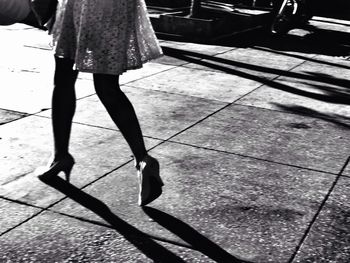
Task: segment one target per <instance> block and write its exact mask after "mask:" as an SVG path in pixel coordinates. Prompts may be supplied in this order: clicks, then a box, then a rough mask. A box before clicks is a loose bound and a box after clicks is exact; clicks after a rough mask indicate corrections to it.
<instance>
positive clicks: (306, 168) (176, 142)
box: [167, 140, 338, 176]
mask: <svg viewBox="0 0 350 263" xmlns="http://www.w3.org/2000/svg"><path fill="white" fill-rule="evenodd" d="M167 142H169V143H173V144H179V145H184V146H189V147H194V148H197V149H202V150H208V151H213V152H218V153H225V154H231V155H235V156H239V157H243V158H249V159H253V160H257V161H261V162H267V163H272V164H279V165H284V166H288V167H293V168H298V169H303V170H307V171H312V172H318V173H325V174H331V175H335V176H337V175H338V174H337V173H332V172H328V171H323V170H318V169H312V168H308V167H303V166H299V165H293V164H288V163H282V162H277V161H272V160H267V159H263V158H259V157H254V156H249V155H244V154H240V153H235V152H229V151H224V150H219V149H213V148H208V147H204V146H198V145H193V144H190V143H183V142H179V141H173V140H169V141H167Z"/></svg>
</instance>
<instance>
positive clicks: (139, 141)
mask: <svg viewBox="0 0 350 263" xmlns="http://www.w3.org/2000/svg"><path fill="white" fill-rule="evenodd" d="M94 85H95V89H96V93H97V95H98V97H99V98H100V100H101V102H102V103H103V105H104V106H105V108H106V110H107V111H108V113H109V115H110V116H111V118H112V120H113V121H114V123H115V124H116V125H117V127H118V128H119V130H120V131H121V133H122V134H123V136H124V138H125V139H126V141H127V143H128V144H129V146H130V148H131V151H132V153H133V155H134V157H135V159H136V163H137V164H138V163H139V162H140V161H141V160H142V159H143V158H144V157H145V156H146V155H147V151H146V148H145V144H144V141H143V137H142V131H141V128H140V124H139V121H138V119H137V116H136V113H135V110H134V107H133V106H132V104H131V102H130V101H129V99H128V97H127V96H126V95H125V94H124V92H123V91H122V90H121V89H120V86H119V76H117V75H107V74H94Z"/></svg>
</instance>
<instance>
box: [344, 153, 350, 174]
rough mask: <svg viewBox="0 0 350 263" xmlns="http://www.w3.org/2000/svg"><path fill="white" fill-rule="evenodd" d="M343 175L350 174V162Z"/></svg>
mask: <svg viewBox="0 0 350 263" xmlns="http://www.w3.org/2000/svg"><path fill="white" fill-rule="evenodd" d="M349 158H350V157H349ZM343 175H346V176H350V163H348V164H347V166H346V167H345V169H344V172H343Z"/></svg>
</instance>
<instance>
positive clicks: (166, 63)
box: [0, 18, 350, 263]
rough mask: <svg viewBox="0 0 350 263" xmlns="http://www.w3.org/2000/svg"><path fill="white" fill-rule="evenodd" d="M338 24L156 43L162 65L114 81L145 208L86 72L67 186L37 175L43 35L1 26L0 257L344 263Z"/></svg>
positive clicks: (343, 67) (344, 99) (46, 41)
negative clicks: (145, 193) (146, 194)
mask: <svg viewBox="0 0 350 263" xmlns="http://www.w3.org/2000/svg"><path fill="white" fill-rule="evenodd" d="M349 26H350V22H348V21H336V20H324V19H322V18H315V19H314V20H313V21H312V22H311V26H310V27H309V28H308V29H307V30H293V31H292V32H291V33H290V34H289V35H288V36H286V37H285V38H283V39H271V38H269V37H268V36H266V35H264V34H260V33H255V34H254V35H248V36H239V37H236V38H235V39H233V40H231V41H230V42H228V41H227V42H225V43H218V44H216V45H206V44H196V43H185V42H174V41H167V40H161V44H162V47H163V48H164V52H165V54H166V56H164V57H163V58H161V59H159V60H156V61H153V62H151V63H148V64H147V65H145V67H144V68H142V69H140V70H136V71H130V72H128V73H126V74H124V75H122V77H121V82H122V84H123V86H122V88H123V90H124V91H125V92H126V94H127V95H128V96H129V98H130V100H131V101H132V102H133V104H134V106H135V109H136V112H137V114H138V117H139V119H140V123H141V126H142V128H143V132H144V136H145V141H146V145H147V147H148V149H150V152H151V154H152V155H154V156H156V157H157V158H158V159H159V161H160V163H161V174H162V177H163V178H164V181H165V188H164V194H163V195H162V196H161V197H160V198H159V199H158V200H156V201H155V202H153V203H152V204H151V205H150V206H149V207H148V208H146V209H143V210H142V209H140V208H139V207H138V206H137V204H136V199H137V181H136V174H135V169H134V168H133V165H132V159H131V157H130V155H131V153H130V150H129V149H128V147H127V145H126V143H125V141H124V140H123V138H122V136H121V134H120V133H119V131H118V129H117V128H116V127H115V126H114V124H113V123H112V122H111V120H110V119H109V117H108V115H107V114H106V112H105V111H104V110H103V107H102V106H101V104H100V102H99V101H98V99H97V97H96V95H95V94H94V89H93V86H92V81H91V76H90V75H89V74H80V76H79V80H78V83H77V94H78V103H77V113H76V116H75V119H74V126H73V133H72V139H71V151H72V154H73V155H74V156H75V158H76V161H77V164H76V166H75V167H74V169H73V174H72V182H71V184H68V183H66V182H65V181H63V180H61V179H59V178H57V180H56V181H54V182H52V185H50V186H49V185H46V184H44V183H43V182H41V181H39V180H38V179H37V178H36V177H35V175H34V173H33V171H34V169H35V168H36V167H37V166H40V165H43V164H45V162H46V160H47V159H48V158H49V156H50V151H51V148H52V141H51V137H52V135H51V127H50V96H51V87H52V85H51V84H52V73H53V59H52V54H51V51H50V38H49V37H48V36H47V35H46V33H45V32H42V31H39V30H35V29H32V28H29V27H26V26H23V25H14V26H10V27H0V34H1V40H2V41H1V43H0V73H1V79H0V84H1V89H0V121H1V126H0V158H1V170H0V174H1V176H0V212H1V217H0V248H1V249H0V262H275V263H279V262H281V263H282V262H283V263H284V262H290V263H292V262H293V263H297V262H317V263H319V262H340V263H343V262H344V263H345V262H349V258H350V245H349V244H350V205H349V204H350V195H349V192H350V164H349V157H350V144H349V140H350V132H349V127H350V106H349V104H350V82H349V81H350V70H349V69H350V60H349V55H350V53H349V51H350V46H349V42H348V41H347V40H348V39H349V33H350V28H349Z"/></svg>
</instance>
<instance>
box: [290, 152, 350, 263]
mask: <svg viewBox="0 0 350 263" xmlns="http://www.w3.org/2000/svg"><path fill="white" fill-rule="evenodd" d="M349 163H350V156H349V157H348V159H347V160H346V162H345V163H344V165H343V167H342V168H341V170H340V172H339V173H338V174H337V177H336V178H335V180H334V181H333V183H332V185H331V187H330V188H329V190H328V193H327V194H326V195H325V197H324V199H323V200H322V202H321V204H320V206H319V208H318V210H317V211H316V213H315V215H314V216H313V218H312V220H311V222H310V223H309V225H308V227H307V228H306V230H305V232H304V234H303V236H302V238H301V240H300V242H299V244H298V245H297V246H296V248H295V251H294V253H293V254H292V256H291V258H290V260H289V261H288V263H293V261H294V259H295V257H296V256H297V254H298V252H299V251H300V249H301V247H302V245H303V243H304V242H305V240H306V238H307V236H308V235H309V233H310V231H311V228H312V227H313V225H314V224H315V223H316V220H317V218H318V217H319V215H320V213H321V211H322V209H323V208H324V207H325V205H326V203H327V201H328V199H329V197H330V195H331V194H332V192H333V190H334V188H335V186H336V185H337V183H338V181H339V179H340V178H341V177H342V173H343V172H344V171H345V169H346V167H347V165H348V164H349Z"/></svg>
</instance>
